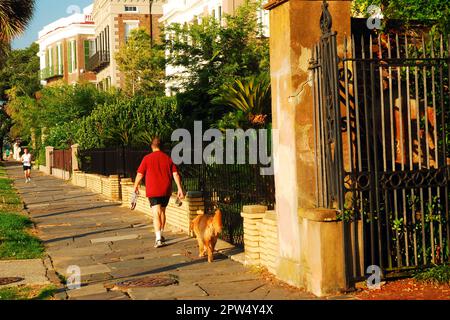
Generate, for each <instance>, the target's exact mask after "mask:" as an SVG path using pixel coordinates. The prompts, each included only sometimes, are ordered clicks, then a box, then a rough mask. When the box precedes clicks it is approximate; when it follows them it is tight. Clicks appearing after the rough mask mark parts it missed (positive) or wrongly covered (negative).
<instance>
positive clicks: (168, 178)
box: [134, 137, 184, 248]
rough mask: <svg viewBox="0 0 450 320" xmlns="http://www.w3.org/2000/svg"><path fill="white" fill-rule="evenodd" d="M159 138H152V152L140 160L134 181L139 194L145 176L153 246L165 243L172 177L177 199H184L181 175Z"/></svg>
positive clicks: (136, 191) (156, 246)
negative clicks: (153, 232)
mask: <svg viewBox="0 0 450 320" xmlns="http://www.w3.org/2000/svg"><path fill="white" fill-rule="evenodd" d="M160 147H161V140H160V138H158V137H156V138H153V139H152V145H151V148H152V153H150V154H148V155H146V156H145V157H144V159H143V160H142V162H141V164H140V166H139V168H138V171H137V175H136V180H135V183H134V192H135V193H136V194H139V185H140V183H141V181H142V179H143V178H144V177H145V188H146V196H147V198H148V199H149V202H150V207H151V209H152V213H153V226H154V228H155V235H156V241H155V248H159V247H162V246H163V245H164V244H165V239H164V236H163V233H164V227H165V225H166V208H167V205H168V204H169V200H170V196H171V195H172V179H174V180H175V183H176V185H177V188H178V193H177V195H178V199H180V200H182V199H184V192H183V187H182V185H181V176H180V174H179V173H178V169H177V167H176V165H175V164H174V163H173V161H172V159H171V158H170V157H169V156H168V155H167V154H165V153H164V152H162V151H161V150H160Z"/></svg>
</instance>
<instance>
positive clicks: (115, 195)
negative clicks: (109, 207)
mask: <svg viewBox="0 0 450 320" xmlns="http://www.w3.org/2000/svg"><path fill="white" fill-rule="evenodd" d="M109 183H110V184H111V200H113V201H120V200H121V198H122V194H121V188H120V177H119V176H118V175H111V176H109Z"/></svg>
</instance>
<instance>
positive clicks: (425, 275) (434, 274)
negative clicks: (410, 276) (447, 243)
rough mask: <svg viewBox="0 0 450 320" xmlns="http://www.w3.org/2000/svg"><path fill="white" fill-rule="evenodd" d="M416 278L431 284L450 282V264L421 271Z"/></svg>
mask: <svg viewBox="0 0 450 320" xmlns="http://www.w3.org/2000/svg"><path fill="white" fill-rule="evenodd" d="M414 278H415V279H416V280H419V281H424V282H428V283H431V284H450V264H442V265H436V266H433V267H431V268H429V269H427V270H422V271H419V272H417V273H416V274H415V275H414Z"/></svg>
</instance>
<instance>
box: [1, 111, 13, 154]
mask: <svg viewBox="0 0 450 320" xmlns="http://www.w3.org/2000/svg"><path fill="white" fill-rule="evenodd" d="M10 128H11V118H10V117H9V116H8V115H7V114H6V111H5V108H4V106H3V105H0V160H1V161H3V144H4V139H5V137H6V135H7V134H8V132H9V129H10Z"/></svg>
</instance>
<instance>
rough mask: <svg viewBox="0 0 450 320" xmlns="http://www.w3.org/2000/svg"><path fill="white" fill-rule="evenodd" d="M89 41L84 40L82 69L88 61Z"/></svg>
mask: <svg viewBox="0 0 450 320" xmlns="http://www.w3.org/2000/svg"><path fill="white" fill-rule="evenodd" d="M89 53H90V52H89V40H84V67H85V68H86V66H87V63H88V60H89Z"/></svg>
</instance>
